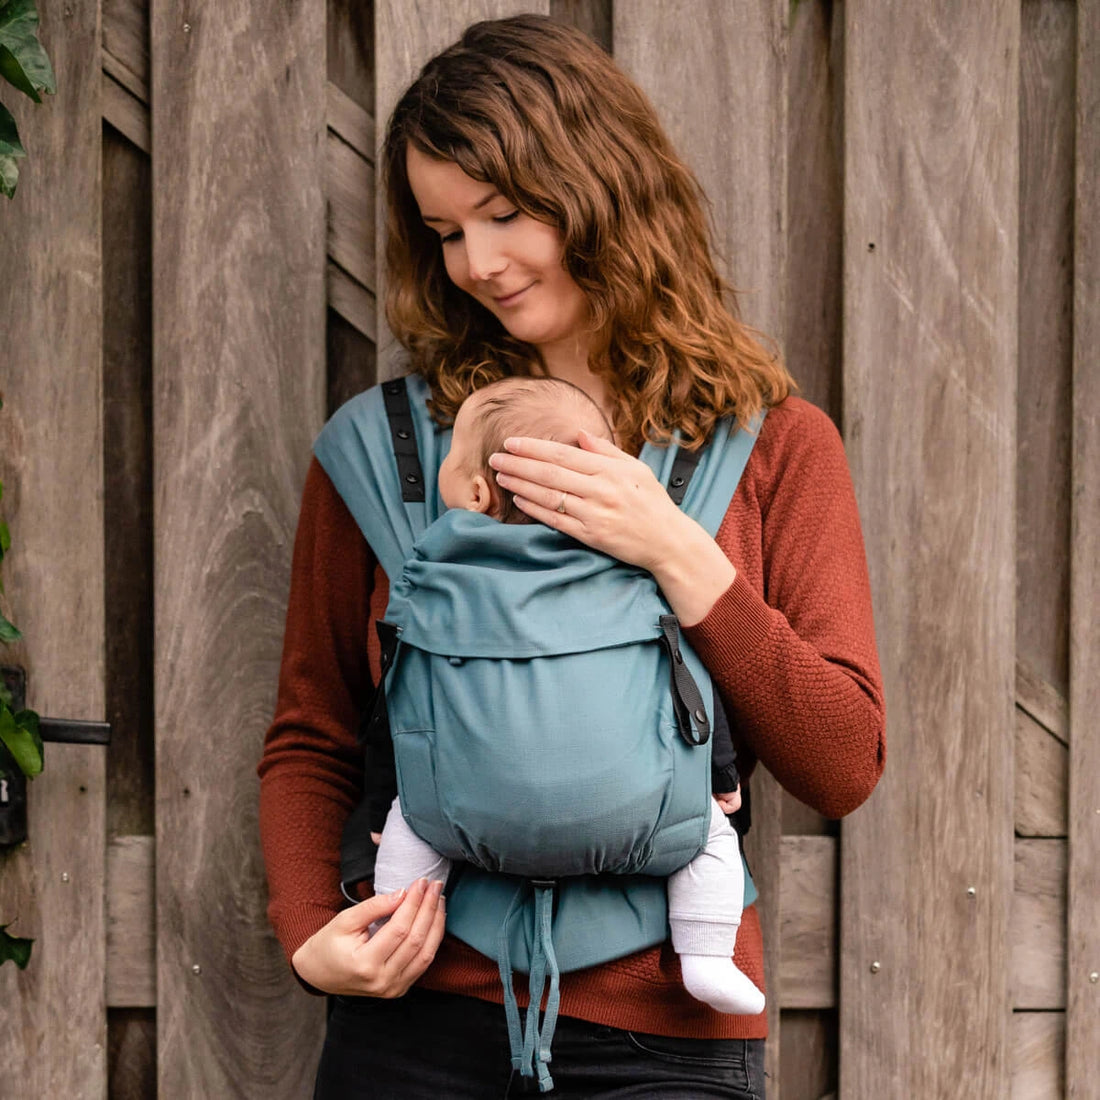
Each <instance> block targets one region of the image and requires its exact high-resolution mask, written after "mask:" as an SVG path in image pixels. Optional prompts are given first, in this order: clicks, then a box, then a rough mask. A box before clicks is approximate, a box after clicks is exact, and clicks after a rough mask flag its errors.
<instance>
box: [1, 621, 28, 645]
mask: <svg viewBox="0 0 1100 1100" xmlns="http://www.w3.org/2000/svg"><path fill="white" fill-rule="evenodd" d="M22 637H23V634H22V632H21V631H20V630H19V627H17V626H16V625H15V623H9V622H8V620H7V619H5V618H4V616H3V615H0V642H3V643H4V644H5V645H11V643H12V642H17V641H19V639H20V638H22Z"/></svg>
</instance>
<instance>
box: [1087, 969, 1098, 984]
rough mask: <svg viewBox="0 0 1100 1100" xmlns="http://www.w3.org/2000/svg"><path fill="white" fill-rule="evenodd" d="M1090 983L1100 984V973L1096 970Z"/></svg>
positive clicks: (1091, 976) (1090, 978)
mask: <svg viewBox="0 0 1100 1100" xmlns="http://www.w3.org/2000/svg"><path fill="white" fill-rule="evenodd" d="M1089 981H1090V982H1092V984H1093V985H1095V984H1096V983H1097V982H1100V971H1096V970H1094V971H1093V972H1092V973H1091V974H1090V975H1089Z"/></svg>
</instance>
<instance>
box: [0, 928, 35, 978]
mask: <svg viewBox="0 0 1100 1100" xmlns="http://www.w3.org/2000/svg"><path fill="white" fill-rule="evenodd" d="M10 927H11V925H10V924H0V965H3V964H4V963H6V962H8V961H9V960H10V961H11V962H13V963H15V965H16V966H18V967H19V969H20V970H26V969H27V963H29V962H30V961H31V947H32V946H33V945H34V940H27V939H24V938H23V937H22V936H13V935H11V934H10V933H9V932H8V929H9V928H10Z"/></svg>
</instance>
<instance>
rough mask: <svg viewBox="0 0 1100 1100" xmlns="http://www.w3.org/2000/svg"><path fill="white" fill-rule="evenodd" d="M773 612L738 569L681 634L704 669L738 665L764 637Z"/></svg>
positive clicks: (762, 641) (759, 644)
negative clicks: (710, 606)
mask: <svg viewBox="0 0 1100 1100" xmlns="http://www.w3.org/2000/svg"><path fill="white" fill-rule="evenodd" d="M773 614H774V612H773V611H772V609H771V608H770V607H768V605H767V604H766V603H765V602H764V600H763V598H762V597H761V596H760V594H759V593H758V592H757V591H756V589H754V588H753V587H752V585H751V584H749V582H748V581H747V580H746V579H745V575H744V573H743V572H742V571H741V570H740V569H739V570H738V571H737V576H736V577H734V578H733V584H731V585H730V586H729V588H727V589H726V590H725V592H723V593H722V595H721V596H719V597H718V599H717V600H715V602H714V606H713V607H712V608H711V609H710V611H708V612H707V614H706V616H705V617H704V618H703V619H701V620H700V621H699V622H697V623H696V624H695V625H694V626H688V627H685V628H684V634H685V636H686V637H687V640H688V642H690V643H691V647H692V649H694V650H695V652H696V653H698V654H699V659H700V660H701V661H702V662H703V664H704V665H706V666H707V668H721V667H723V666H729V665H731V664H740V662H741V661H743V660H744V659H745V658H746V657H748V656H749V655H750V654H752V653H753V652H754V651H755V650H756V649H758V648H759V647H760V646H761V645H762V644H763V643H764V641H765V639H766V638H767V637H768V634H769V633H770V631H771V626H772V615H773Z"/></svg>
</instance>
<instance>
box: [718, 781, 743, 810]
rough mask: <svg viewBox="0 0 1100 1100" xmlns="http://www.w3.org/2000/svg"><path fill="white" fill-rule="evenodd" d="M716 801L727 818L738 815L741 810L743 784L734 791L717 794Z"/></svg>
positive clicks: (738, 785)
mask: <svg viewBox="0 0 1100 1100" xmlns="http://www.w3.org/2000/svg"><path fill="white" fill-rule="evenodd" d="M714 801H715V802H717V803H718V806H719V808H720V809H721V811H722V813H724V814H726V815H727V816H729V815H730V814H735V813H737V811H738V810H739V809H741V784H740V783H738V784H737V786H736V787H735V788H734V789H733V790H732V791H726V792H724V793H723V794H716V795H715V796H714Z"/></svg>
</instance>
